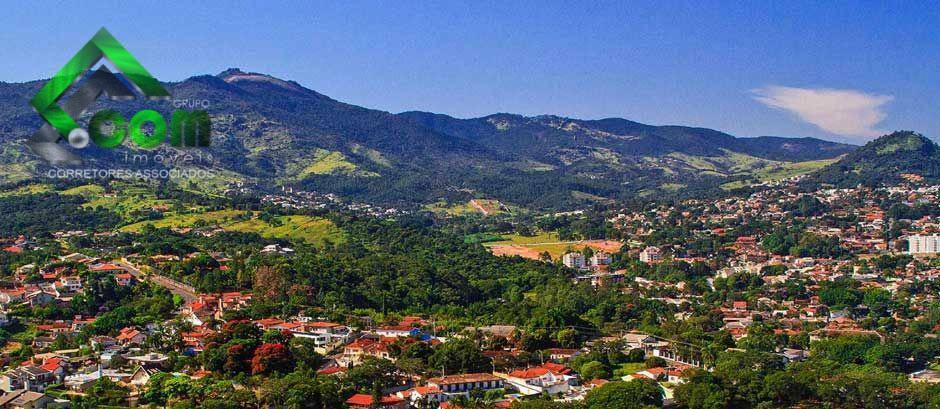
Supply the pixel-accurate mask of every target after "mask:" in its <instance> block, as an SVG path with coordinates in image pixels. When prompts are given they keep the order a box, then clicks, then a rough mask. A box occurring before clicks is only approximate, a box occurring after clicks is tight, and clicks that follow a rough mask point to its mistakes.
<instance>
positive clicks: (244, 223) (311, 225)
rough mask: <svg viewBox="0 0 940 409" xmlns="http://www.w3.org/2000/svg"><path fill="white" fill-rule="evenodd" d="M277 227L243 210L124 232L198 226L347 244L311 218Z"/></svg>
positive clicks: (282, 219)
mask: <svg viewBox="0 0 940 409" xmlns="http://www.w3.org/2000/svg"><path fill="white" fill-rule="evenodd" d="M274 220H275V221H274V222H273V223H269V222H267V221H264V220H261V219H259V218H257V214H254V213H252V214H250V215H249V214H248V213H247V212H245V211H241V210H218V211H212V212H194V213H188V214H174V215H168V216H166V217H164V218H162V219H159V220H149V221H144V222H139V223H134V224H130V225H127V226H124V227H122V228H121V230H122V231H128V232H139V231H141V229H143V228H144V226H146V225H148V224H152V225H153V226H154V227H157V228H185V227H195V226H199V225H202V226H218V227H220V228H222V229H225V230H229V231H238V232H246V233H257V234H258V235H260V236H262V237H269V238H279V239H287V240H293V241H303V242H306V243H308V244H312V245H316V246H321V245H324V244H325V243H326V242H331V243H341V242H343V241H345V240H346V236H345V234H344V232H343V231H342V229H340V228H338V227H336V226H335V225H334V224H333V222H331V221H329V220H327V219H322V218H318V217H310V216H301V215H293V216H278V217H276V218H275V219H274Z"/></svg>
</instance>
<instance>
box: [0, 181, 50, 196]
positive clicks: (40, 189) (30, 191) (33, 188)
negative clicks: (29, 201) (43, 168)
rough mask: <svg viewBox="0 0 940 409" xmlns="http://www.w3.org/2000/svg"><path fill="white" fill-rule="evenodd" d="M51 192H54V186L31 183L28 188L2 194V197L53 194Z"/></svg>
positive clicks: (0, 193)
mask: <svg viewBox="0 0 940 409" xmlns="http://www.w3.org/2000/svg"><path fill="white" fill-rule="evenodd" d="M51 191H52V186H49V185H45V184H41V183H30V184H28V185H26V186H21V187H19V188H16V189H13V190H7V191H3V192H0V197H10V196H24V195H34V194H38V193H46V192H51Z"/></svg>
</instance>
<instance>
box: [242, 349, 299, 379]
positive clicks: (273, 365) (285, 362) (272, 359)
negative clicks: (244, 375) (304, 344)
mask: <svg viewBox="0 0 940 409" xmlns="http://www.w3.org/2000/svg"><path fill="white" fill-rule="evenodd" d="M293 367H294V358H293V357H292V356H291V353H290V350H289V349H287V347H286V346H284V344H262V345H261V346H260V347H258V349H256V350H255V355H254V357H253V358H252V359H251V373H252V375H258V374H268V373H275V372H276V373H287V372H290V371H291V370H292V369H293Z"/></svg>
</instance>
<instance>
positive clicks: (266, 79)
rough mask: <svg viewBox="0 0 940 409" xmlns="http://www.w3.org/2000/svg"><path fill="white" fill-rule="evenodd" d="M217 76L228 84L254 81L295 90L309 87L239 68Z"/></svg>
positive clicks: (306, 90)
mask: <svg viewBox="0 0 940 409" xmlns="http://www.w3.org/2000/svg"><path fill="white" fill-rule="evenodd" d="M218 77H219V78H221V79H222V80H223V81H225V82H227V83H229V84H232V83H238V82H246V81H250V82H255V83H266V84H272V85H276V86H279V87H281V88H286V89H289V90H292V91H297V92H310V90H309V89H307V88H304V87H303V86H301V85H300V84H298V83H296V82H294V81H287V80H282V79H280V78H277V77H274V76H271V75H268V74H262V73H257V72H245V71H242V70H241V69H240V68H229V69H227V70H225V71H222V72H221V73H219V75H218Z"/></svg>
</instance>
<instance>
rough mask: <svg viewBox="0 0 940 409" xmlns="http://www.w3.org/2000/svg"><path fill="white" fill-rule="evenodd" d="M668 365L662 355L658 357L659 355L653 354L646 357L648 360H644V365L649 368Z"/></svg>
mask: <svg viewBox="0 0 940 409" xmlns="http://www.w3.org/2000/svg"><path fill="white" fill-rule="evenodd" d="M667 365H669V363H668V362H666V360H665V359H662V358H660V357H658V356H651V357H649V358H646V361H644V366H646V368H647V369H649V368H662V367H665V366H667Z"/></svg>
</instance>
